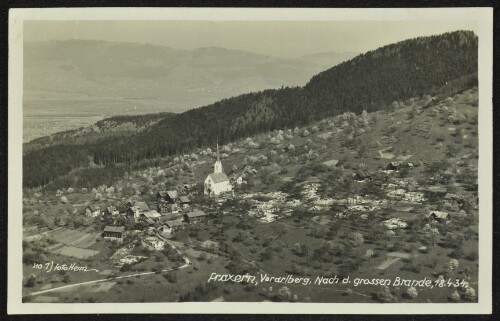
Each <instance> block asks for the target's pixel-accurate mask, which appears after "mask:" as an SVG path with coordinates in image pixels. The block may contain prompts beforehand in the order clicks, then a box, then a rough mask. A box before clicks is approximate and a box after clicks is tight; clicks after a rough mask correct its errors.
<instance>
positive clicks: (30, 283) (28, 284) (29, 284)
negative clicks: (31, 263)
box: [24, 274, 36, 288]
mask: <svg viewBox="0 0 500 321" xmlns="http://www.w3.org/2000/svg"><path fill="white" fill-rule="evenodd" d="M35 283H36V276H35V275H34V274H31V275H30V276H29V277H28V279H27V280H26V283H25V284H24V286H26V287H28V288H32V287H34V286H35Z"/></svg>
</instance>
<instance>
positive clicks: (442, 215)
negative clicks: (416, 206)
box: [428, 211, 449, 222]
mask: <svg viewBox="0 0 500 321" xmlns="http://www.w3.org/2000/svg"><path fill="white" fill-rule="evenodd" d="M428 217H429V218H430V219H433V220H435V221H438V222H442V221H445V220H447V219H448V218H449V214H448V213H446V212H440V211H431V212H430V213H429V215H428Z"/></svg>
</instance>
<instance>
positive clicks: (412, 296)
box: [406, 286, 418, 299]
mask: <svg viewBox="0 0 500 321" xmlns="http://www.w3.org/2000/svg"><path fill="white" fill-rule="evenodd" d="M406 295H408V297H409V298H410V299H415V298H417V296H418V292H417V289H415V287H413V286H412V287H409V288H408V290H406Z"/></svg>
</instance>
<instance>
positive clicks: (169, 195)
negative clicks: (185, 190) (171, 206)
mask: <svg viewBox="0 0 500 321" xmlns="http://www.w3.org/2000/svg"><path fill="white" fill-rule="evenodd" d="M167 195H168V197H170V198H171V199H175V198H178V197H179V195H178V194H177V191H167Z"/></svg>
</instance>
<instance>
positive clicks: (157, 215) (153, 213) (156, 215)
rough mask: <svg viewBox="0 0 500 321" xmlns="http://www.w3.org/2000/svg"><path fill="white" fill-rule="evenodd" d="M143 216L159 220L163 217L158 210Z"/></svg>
mask: <svg viewBox="0 0 500 321" xmlns="http://www.w3.org/2000/svg"><path fill="white" fill-rule="evenodd" d="M143 214H144V216H146V217H147V218H157V217H160V216H161V215H160V213H158V212H157V211H156V210H151V211H147V212H144V213H143Z"/></svg>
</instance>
